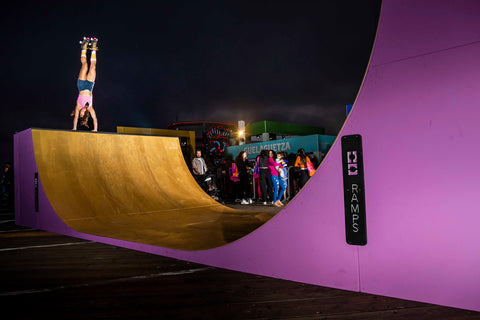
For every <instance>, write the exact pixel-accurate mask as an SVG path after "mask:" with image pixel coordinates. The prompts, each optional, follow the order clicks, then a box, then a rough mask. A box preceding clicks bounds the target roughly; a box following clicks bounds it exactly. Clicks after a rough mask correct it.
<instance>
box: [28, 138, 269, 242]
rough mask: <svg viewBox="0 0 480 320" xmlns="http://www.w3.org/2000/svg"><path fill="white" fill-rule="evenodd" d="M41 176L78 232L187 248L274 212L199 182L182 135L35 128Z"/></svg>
mask: <svg viewBox="0 0 480 320" xmlns="http://www.w3.org/2000/svg"><path fill="white" fill-rule="evenodd" d="M32 138H33V144H34V150H35V159H36V163H37V166H38V172H39V177H40V180H41V183H42V185H43V188H44V190H45V193H46V195H47V197H48V200H49V202H50V204H51V206H52V207H53V209H54V210H55V212H56V213H57V214H58V216H59V217H60V218H61V219H62V220H63V221H64V222H65V223H66V224H67V225H68V226H69V227H71V228H72V229H74V230H77V231H80V232H84V233H88V234H94V235H98V236H104V237H109V238H115V239H122V240H127V241H133V242H140V243H144V244H150V245H155V246H161V247H166V248H172V249H182V250H203V249H210V248H215V247H218V246H222V245H224V244H226V243H229V242H232V241H235V240H237V239H239V238H241V237H242V236H244V235H246V234H248V233H250V232H251V231H253V230H255V229H256V228H258V227H259V226H260V225H262V224H263V223H265V222H266V221H267V220H269V219H270V218H271V216H272V213H265V212H255V211H240V210H235V209H232V208H229V207H226V206H223V205H221V204H220V203H218V202H216V201H215V200H213V199H212V198H211V197H210V196H208V195H207V194H206V193H205V192H203V190H202V189H201V188H200V187H199V186H198V184H197V183H196V181H195V179H194V178H193V177H192V175H191V173H190V171H189V169H188V167H187V165H186V164H185V160H184V158H183V156H182V153H181V149H180V145H179V141H178V138H170V137H154V136H136V135H120V134H101V133H100V134H92V133H89V132H71V131H58V130H41V129H33V130H32Z"/></svg>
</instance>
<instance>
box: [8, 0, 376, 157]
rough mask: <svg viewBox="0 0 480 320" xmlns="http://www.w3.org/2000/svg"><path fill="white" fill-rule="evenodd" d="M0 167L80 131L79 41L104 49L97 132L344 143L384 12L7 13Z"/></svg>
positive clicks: (181, 4)
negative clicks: (262, 126)
mask: <svg viewBox="0 0 480 320" xmlns="http://www.w3.org/2000/svg"><path fill="white" fill-rule="evenodd" d="M2 12H3V15H2V21H1V26H2V28H1V31H0V34H1V41H2V46H1V48H2V50H1V53H0V54H1V61H2V62H3V68H2V76H1V77H0V81H1V86H0V87H1V103H2V105H3V106H2V122H1V124H2V126H1V129H0V130H1V131H0V146H1V150H0V162H2V163H3V162H5V161H8V160H13V150H12V149H13V134H14V133H15V132H18V131H22V130H24V129H27V128H30V127H35V128H52V129H66V130H69V129H71V128H72V118H71V117H70V112H71V111H72V110H73V109H74V106H75V100H76V98H77V95H78V91H77V88H76V80H77V77H78V72H79V70H80V45H79V44H78V41H79V40H80V39H81V38H83V36H96V37H98V38H99V48H100V51H99V52H98V54H97V60H98V61H97V79H96V83H95V88H94V91H93V93H94V106H95V110H96V113H97V117H98V120H99V131H104V132H105V131H106V132H114V131H115V130H116V126H138V127H148V128H166V126H167V124H169V123H172V122H176V121H197V120H211V121H224V122H233V123H236V122H237V121H238V120H245V121H246V122H247V123H249V122H256V121H261V120H272V121H280V122H287V123H296V124H303V125H311V126H319V127H324V128H326V130H327V134H330V135H336V134H337V133H338V130H339V129H340V128H341V126H342V124H343V121H344V119H345V105H346V104H350V103H353V102H354V100H355V96H356V95H357V92H358V90H359V88H360V85H361V81H362V78H363V75H364V73H365V69H366V67H367V65H368V59H369V56H370V52H371V48H372V45H373V42H374V37H375V31H376V26H377V21H378V15H379V12H380V1H379V0H365V1H353V0H350V1H326V0H325V1H321V0H319V1H283V0H277V1H236V0H234V1H228V0H224V1H181V0H177V1H162V0H157V1H141V0H140V1H123V0H117V1H85V0H82V1H38V0H37V1H9V2H8V3H7V4H6V5H4V7H3V10H2Z"/></svg>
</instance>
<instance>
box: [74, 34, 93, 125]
mask: <svg viewBox="0 0 480 320" xmlns="http://www.w3.org/2000/svg"><path fill="white" fill-rule="evenodd" d="M97 41H98V39H97V38H92V39H90V38H83V40H82V41H80V44H81V47H82V52H81V55H80V62H81V63H82V67H81V68H80V73H79V75H78V80H77V87H78V98H77V104H76V106H75V110H74V111H73V112H72V113H71V116H73V117H74V118H73V130H77V123H80V126H83V127H87V128H88V127H89V126H88V120H89V118H90V117H92V120H93V130H92V131H94V132H96V131H97V130H98V121H97V115H96V114H95V109H94V108H93V93H92V92H93V86H94V84H95V77H96V75H97V72H96V66H97V50H98V46H97ZM88 49H89V50H91V53H90V67H89V66H88V61H87V50H88Z"/></svg>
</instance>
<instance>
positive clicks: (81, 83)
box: [77, 79, 95, 92]
mask: <svg viewBox="0 0 480 320" xmlns="http://www.w3.org/2000/svg"><path fill="white" fill-rule="evenodd" d="M94 84H95V83H94V82H92V81H88V80H80V79H78V81H77V88H78V91H79V92H80V91H83V90H90V91H93V85H94Z"/></svg>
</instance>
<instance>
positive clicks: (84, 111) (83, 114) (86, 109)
mask: <svg viewBox="0 0 480 320" xmlns="http://www.w3.org/2000/svg"><path fill="white" fill-rule="evenodd" d="M89 107H90V104H89V103H88V102H87V103H85V105H84V106H83V108H82V109H80V114H79V116H80V118H82V117H84V116H85V114H86V113H88V114H90V112H88V108H89Z"/></svg>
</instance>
